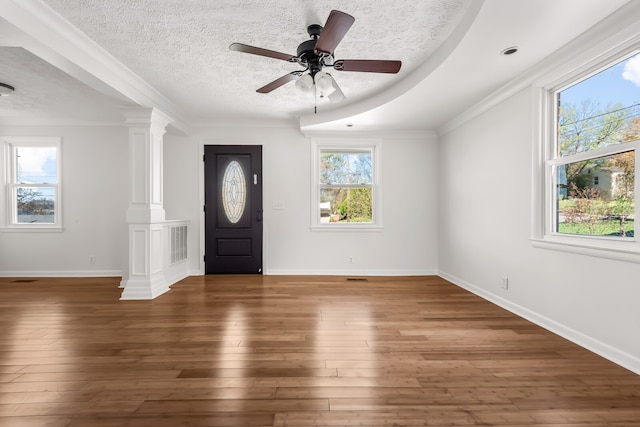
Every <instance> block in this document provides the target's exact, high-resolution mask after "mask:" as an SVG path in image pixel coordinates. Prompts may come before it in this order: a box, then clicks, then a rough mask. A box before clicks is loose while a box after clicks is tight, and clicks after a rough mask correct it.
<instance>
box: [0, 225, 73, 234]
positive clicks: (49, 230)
mask: <svg viewBox="0 0 640 427" xmlns="http://www.w3.org/2000/svg"><path fill="white" fill-rule="evenodd" d="M63 231H64V229H63V228H62V227H35V226H30V227H1V228H0V233H62V232H63Z"/></svg>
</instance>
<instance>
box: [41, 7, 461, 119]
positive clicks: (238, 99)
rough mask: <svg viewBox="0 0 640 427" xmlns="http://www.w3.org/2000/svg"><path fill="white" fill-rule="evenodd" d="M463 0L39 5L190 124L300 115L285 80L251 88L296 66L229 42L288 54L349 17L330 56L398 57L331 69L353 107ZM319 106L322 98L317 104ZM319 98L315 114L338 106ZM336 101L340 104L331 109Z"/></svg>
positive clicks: (412, 63) (410, 63) (420, 51)
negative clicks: (333, 19)
mask: <svg viewBox="0 0 640 427" xmlns="http://www.w3.org/2000/svg"><path fill="white" fill-rule="evenodd" d="M470 2H471V0H420V1H416V0H385V1H375V2H374V1H371V0H349V1H344V0H339V1H336V0H333V1H329V0H314V1H300V0H243V1H202V0H184V1H175V0H146V1H140V0H102V1H97V0H46V3H47V4H48V5H49V6H51V7H52V8H53V9H54V10H56V11H57V12H58V13H60V14H61V15H62V16H64V18H66V19H67V20H68V21H69V22H71V23H72V24H73V25H75V26H76V27H78V28H79V29H80V30H81V31H82V32H84V33H85V34H86V35H88V36H89V37H90V38H91V39H93V40H94V41H95V42H97V43H98V44H99V45H101V46H102V47H103V48H105V49H106V50H107V51H108V52H109V53H111V54H112V55H113V56H115V57H116V58H117V59H118V60H119V61H121V62H122V63H123V64H125V65H126V66H127V67H129V68H130V69H131V70H132V71H133V72H135V73H136V74H138V75H139V76H141V77H142V78H143V79H144V80H146V81H147V82H148V83H150V84H151V86H153V87H154V88H156V89H158V90H159V91H160V92H161V93H163V94H164V95H165V96H167V97H168V98H169V99H171V100H172V101H173V102H174V103H175V104H176V105H177V106H178V107H179V109H180V110H181V111H182V112H183V114H184V116H185V117H186V118H187V119H188V120H189V121H190V122H210V121H212V120H215V121H216V122H224V121H226V120H229V121H232V120H233V121H236V120H238V119H241V118H243V117H256V118H258V117H260V118H262V119H264V118H267V119H268V118H279V119H282V118H290V117H296V116H298V115H301V114H309V112H310V111H312V109H313V106H314V99H313V97H312V96H307V97H302V98H301V95H300V94H299V93H297V92H296V91H295V87H294V85H293V84H288V85H286V86H284V87H281V88H279V89H277V90H276V91H274V92H272V93H270V94H257V93H256V92H255V90H256V89H257V88H259V87H261V86H263V85H265V84H267V83H269V82H271V81H272V80H275V79H276V78H278V77H281V76H282V75H284V74H287V73H289V72H291V71H294V70H297V69H300V67H299V66H297V65H296V64H291V63H287V62H285V61H279V60H276V59H271V58H264V57H259V56H254V55H248V54H243V53H239V52H231V51H229V45H230V44H231V43H233V42H239V43H245V44H249V45H253V46H257V47H263V48H267V49H271V50H276V51H279V52H284V53H290V54H292V55H295V54H296V48H297V46H298V44H300V43H301V42H303V41H306V40H308V39H309V36H308V34H307V32H306V27H307V26H308V25H309V24H322V25H324V22H325V21H326V19H327V16H328V15H329V12H330V11H331V10H332V9H338V10H341V11H343V12H346V13H349V14H351V15H353V16H354V17H355V23H354V25H353V27H352V28H351V29H350V30H349V32H348V33H347V35H346V36H345V38H344V39H343V40H342V42H341V44H340V45H339V46H338V48H337V49H336V52H335V54H336V55H335V56H336V58H337V59H340V58H343V59H394V60H395V59H398V60H401V61H402V62H403V68H402V70H401V72H400V73H399V74H398V75H389V74H373V73H366V74H364V73H353V72H337V71H336V72H334V73H333V75H334V77H335V79H336V81H337V82H338V84H339V86H340V88H341V89H342V91H343V92H344V93H345V95H346V97H347V101H346V102H347V103H349V102H354V101H357V100H358V99H362V98H364V97H367V96H369V95H371V94H372V93H373V92H377V91H380V90H383V89H384V88H386V87H389V86H390V85H393V84H394V83H395V82H397V81H398V80H399V79H401V78H402V77H403V76H404V75H406V74H408V73H410V72H411V71H412V70H413V69H415V68H416V67H417V66H418V65H419V64H420V63H421V62H423V61H424V60H425V58H427V57H428V56H429V55H430V54H431V53H432V52H433V51H434V50H435V49H436V48H437V47H438V46H439V45H440V44H441V43H442V42H443V40H446V38H447V37H448V36H449V34H450V33H451V32H452V31H453V29H454V28H455V26H456V24H457V23H458V22H459V20H460V18H461V16H462V15H463V14H464V12H465V10H466V8H467V7H468V5H469V4H470ZM325 102H326V101H325ZM325 102H320V103H319V104H318V110H328V109H331V108H336V107H341V106H342V105H338V104H329V103H328V102H326V103H325ZM340 104H343V103H340Z"/></svg>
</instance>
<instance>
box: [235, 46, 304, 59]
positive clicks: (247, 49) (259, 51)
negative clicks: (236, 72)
mask: <svg viewBox="0 0 640 427" xmlns="http://www.w3.org/2000/svg"><path fill="white" fill-rule="evenodd" d="M229 50H233V51H236V52H242V53H251V54H253V55H260V56H266V57H267V58H275V59H282V60H283V61H289V62H294V61H293V58H295V56H293V55H288V54H286V53H281V52H276V51H275V50H269V49H263V48H261V47H255V46H249V45H247V44H242V43H232V44H231V46H229Z"/></svg>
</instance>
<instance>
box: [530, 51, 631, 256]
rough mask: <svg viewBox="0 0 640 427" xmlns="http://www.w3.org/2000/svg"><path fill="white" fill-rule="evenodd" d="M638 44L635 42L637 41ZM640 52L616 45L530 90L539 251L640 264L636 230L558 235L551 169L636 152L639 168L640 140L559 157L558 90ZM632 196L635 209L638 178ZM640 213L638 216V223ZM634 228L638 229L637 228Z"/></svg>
mask: <svg viewBox="0 0 640 427" xmlns="http://www.w3.org/2000/svg"><path fill="white" fill-rule="evenodd" d="M638 41H640V40H635V43H637V42H638ZM637 52H638V49H635V50H633V49H631V45H630V42H629V43H627V44H624V45H620V46H618V47H617V48H616V49H612V50H609V51H607V52H605V53H604V54H602V55H600V56H598V57H596V58H595V59H594V60H592V61H590V62H588V63H587V64H580V65H579V66H576V67H575V68H574V69H573V71H571V72H570V73H568V74H565V75H564V76H560V77H559V76H548V77H547V78H546V81H547V82H550V83H547V84H545V83H541V84H534V85H533V86H532V91H533V93H532V99H533V106H532V107H533V108H532V111H533V120H532V125H533V132H532V136H533V144H532V147H533V151H532V162H533V164H532V188H531V190H532V216H531V238H530V241H531V243H532V245H533V246H534V247H536V248H542V249H550V250H557V251H562V252H569V253H576V254H582V255H588V256H595V257H599V258H607V259H615V260H620V261H627V262H635V263H640V237H638V234H637V230H635V231H636V232H634V237H632V238H631V237H629V238H621V237H607V236H582V235H569V234H560V233H555V232H554V231H553V230H554V222H553V221H554V217H555V213H554V205H555V199H554V195H555V185H554V183H555V177H554V176H553V174H552V171H553V166H554V165H557V164H563V163H565V162H567V161H568V160H571V161H572V162H573V161H579V160H580V159H582V158H583V157H585V156H587V157H596V155H597V156H598V157H599V156H606V155H610V154H616V153H621V152H626V151H631V150H634V151H635V168H636V170H639V165H640V143H639V142H638V141H636V142H631V143H625V144H619V145H613V146H608V147H603V148H600V149H597V150H593V151H590V152H588V153H586V154H585V153H578V154H574V155H571V156H565V157H563V158H555V155H554V152H555V136H554V135H555V132H556V126H555V120H556V119H555V96H554V93H555V92H556V91H558V90H562V89H563V88H566V87H568V86H569V85H571V84H574V83H575V82H576V81H578V80H579V79H581V78H583V79H586V78H588V77H589V76H591V75H593V74H596V73H597V72H599V71H601V70H602V69H603V68H605V67H607V66H608V65H609V64H611V63H613V62H615V61H616V60H617V59H623V58H624V57H625V56H631V55H633V54H634V53H637ZM634 194H635V199H636V205H637V204H638V202H637V201H638V200H640V179H638V178H636V180H635V188H634ZM638 217H639V215H638V212H637V210H636V212H635V213H634V224H636V223H637V219H638ZM634 228H635V227H634Z"/></svg>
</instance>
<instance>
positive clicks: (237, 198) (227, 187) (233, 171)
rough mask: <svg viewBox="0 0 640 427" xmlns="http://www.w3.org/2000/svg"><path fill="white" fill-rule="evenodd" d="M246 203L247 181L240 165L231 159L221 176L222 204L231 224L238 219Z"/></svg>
mask: <svg viewBox="0 0 640 427" xmlns="http://www.w3.org/2000/svg"><path fill="white" fill-rule="evenodd" d="M246 204H247V181H246V180H245V179H244V171H243V170H242V166H241V165H240V163H238V162H237V161H235V160H233V161H232V162H230V163H229V164H228V165H227V168H226V169H225V171H224V176H223V177H222V206H223V207H224V213H225V215H227V218H228V219H229V221H230V222H231V223H232V224H235V223H237V222H238V221H240V218H242V214H243V213H244V207H245V205H246Z"/></svg>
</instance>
